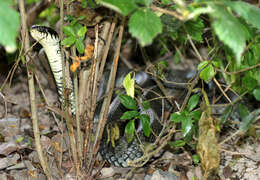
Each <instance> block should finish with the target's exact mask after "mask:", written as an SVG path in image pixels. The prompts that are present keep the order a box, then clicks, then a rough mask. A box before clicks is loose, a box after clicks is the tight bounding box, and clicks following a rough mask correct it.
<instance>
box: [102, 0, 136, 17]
mask: <svg viewBox="0 0 260 180" xmlns="http://www.w3.org/2000/svg"><path fill="white" fill-rule="evenodd" d="M99 3H100V4H102V5H104V6H106V7H108V8H111V9H113V10H115V11H117V12H119V13H121V14H122V15H124V16H126V15H128V14H129V13H131V12H133V11H134V10H136V9H137V8H138V6H137V5H136V3H135V1H129V0H120V1H118V0H101V1H100V2H99Z"/></svg>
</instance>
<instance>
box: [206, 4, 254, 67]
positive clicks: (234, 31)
mask: <svg viewBox="0 0 260 180" xmlns="http://www.w3.org/2000/svg"><path fill="white" fill-rule="evenodd" d="M212 8H214V9H215V12H214V13H212V14H211V15H212V16H213V17H214V18H215V21H214V22H213V28H214V30H215V32H216V34H217V35H218V37H219V39H220V40H221V41H223V42H224V43H225V44H226V45H227V46H228V47H230V48H231V49H232V51H233V52H234V54H235V56H236V61H237V64H238V66H239V65H240V63H241V55H242V52H243V51H244V48H245V46H246V40H247V39H248V38H249V33H248V30H247V28H246V26H244V25H243V24H242V23H240V22H239V20H238V19H237V18H235V17H234V16H233V15H232V14H230V13H229V12H228V11H227V10H226V8H225V6H224V5H223V6H218V5H216V4H213V5H212Z"/></svg>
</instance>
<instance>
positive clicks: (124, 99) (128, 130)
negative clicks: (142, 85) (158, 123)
mask: <svg viewBox="0 0 260 180" xmlns="http://www.w3.org/2000/svg"><path fill="white" fill-rule="evenodd" d="M119 99H120V101H121V103H122V104H123V105H124V106H125V107H126V108H127V109H130V111H126V112H124V113H123V115H122V116H121V117H120V119H124V120H128V123H127V125H126V127H125V135H126V136H127V140H128V142H130V141H132V140H133V137H134V132H135V131H134V130H135V121H136V120H137V119H140V121H141V123H142V127H143V132H144V135H145V136H147V137H149V136H150V134H151V128H150V117H149V116H148V115H147V114H145V111H146V110H147V109H149V106H150V105H149V103H148V102H146V103H145V106H146V108H147V109H143V110H142V112H138V111H137V110H138V108H137V102H136V100H135V99H134V98H132V97H130V96H128V95H125V94H121V95H120V96H119Z"/></svg>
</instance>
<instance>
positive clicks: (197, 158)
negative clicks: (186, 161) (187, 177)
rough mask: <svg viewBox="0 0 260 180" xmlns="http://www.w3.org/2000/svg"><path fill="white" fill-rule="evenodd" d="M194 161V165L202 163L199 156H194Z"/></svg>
mask: <svg viewBox="0 0 260 180" xmlns="http://www.w3.org/2000/svg"><path fill="white" fill-rule="evenodd" d="M192 160H193V162H194V164H199V163H200V158H199V156H198V155H197V154H194V155H192Z"/></svg>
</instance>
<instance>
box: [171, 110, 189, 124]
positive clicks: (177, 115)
mask: <svg viewBox="0 0 260 180" xmlns="http://www.w3.org/2000/svg"><path fill="white" fill-rule="evenodd" d="M185 118H186V113H185V112H184V111H183V112H174V113H172V114H171V117H170V120H171V121H172V122H175V123H180V122H182V120H183V119H185Z"/></svg>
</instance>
